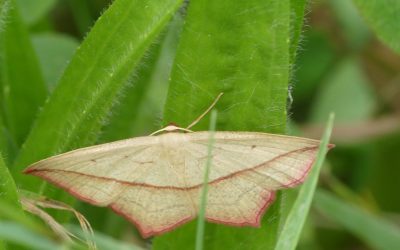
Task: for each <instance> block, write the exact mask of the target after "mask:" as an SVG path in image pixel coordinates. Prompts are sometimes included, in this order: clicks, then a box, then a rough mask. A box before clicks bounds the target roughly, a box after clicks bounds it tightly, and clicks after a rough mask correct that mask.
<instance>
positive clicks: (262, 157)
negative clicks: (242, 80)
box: [188, 132, 320, 226]
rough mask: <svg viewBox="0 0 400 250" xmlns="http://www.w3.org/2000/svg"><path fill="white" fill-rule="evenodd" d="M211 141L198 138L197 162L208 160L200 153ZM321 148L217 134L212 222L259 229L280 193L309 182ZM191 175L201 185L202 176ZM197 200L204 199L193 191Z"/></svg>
mask: <svg viewBox="0 0 400 250" xmlns="http://www.w3.org/2000/svg"><path fill="white" fill-rule="evenodd" d="M208 138H209V135H208V133H204V132H201V133H194V134H192V140H191V141H192V143H193V144H191V145H190V147H189V148H188V150H189V151H190V152H191V153H192V154H193V155H197V159H206V157H202V156H201V155H200V152H204V149H201V148H205V147H207V145H208V143H209V142H208ZM319 143H320V142H319V141H317V140H311V139H305V138H299V137H291V136H281V135H274V134H266V133H253V132H216V133H215V143H214V145H213V160H212V166H211V169H210V178H209V184H208V185H209V192H208V201H207V208H206V218H207V219H208V220H209V221H212V222H219V223H224V224H231V225H249V226H258V225H259V223H260V218H261V216H262V214H263V213H264V212H265V210H266V209H267V208H268V206H269V205H270V204H271V203H272V201H273V200H274V197H275V190H277V189H282V188H288V187H293V186H296V185H298V184H299V183H301V182H303V181H304V179H305V177H306V175H307V173H308V172H309V170H310V168H311V166H312V164H313V162H314V160H315V158H316V154H317V151H318V147H319ZM205 164H206V163H205V160H198V165H199V166H201V165H203V166H205ZM191 169H192V170H196V168H191ZM197 169H198V168H197ZM189 176H190V177H189V179H191V180H192V182H193V183H196V182H201V180H200V179H199V180H195V178H196V177H198V176H199V173H192V175H189ZM200 176H202V175H200ZM192 195H193V196H194V197H198V196H200V192H199V191H198V190H197V193H196V191H193V194H192ZM193 199H194V200H198V198H193Z"/></svg>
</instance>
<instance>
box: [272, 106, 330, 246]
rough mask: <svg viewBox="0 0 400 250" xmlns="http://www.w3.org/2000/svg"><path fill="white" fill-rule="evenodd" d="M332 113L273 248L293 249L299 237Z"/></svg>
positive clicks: (317, 172)
mask: <svg viewBox="0 0 400 250" xmlns="http://www.w3.org/2000/svg"><path fill="white" fill-rule="evenodd" d="M333 120H334V115H333V114H331V115H330V116H329V120H328V123H327V125H326V128H325V132H324V135H323V136H322V140H321V145H320V147H319V151H318V155H317V159H316V160H315V163H314V166H313V168H312V170H311V173H310V175H309V177H308V179H307V181H306V182H305V183H304V184H303V185H302V186H301V189H300V192H299V194H298V196H297V199H296V201H295V203H294V205H293V207H292V209H291V210H290V212H289V215H288V217H287V219H286V221H285V224H284V225H283V228H282V231H281V232H280V235H279V238H278V242H277V244H276V247H275V250H290V249H295V248H296V246H297V243H298V241H299V237H300V234H301V231H302V228H303V226H304V222H305V220H306V218H307V215H308V211H309V210H310V206H311V202H312V199H313V197H314V192H315V189H316V187H317V182H318V177H319V172H320V170H321V168H322V164H323V162H324V159H325V155H326V153H327V152H328V144H329V138H330V136H331V133H332V128H333Z"/></svg>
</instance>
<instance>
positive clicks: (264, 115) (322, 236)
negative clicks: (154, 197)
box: [0, 0, 400, 250]
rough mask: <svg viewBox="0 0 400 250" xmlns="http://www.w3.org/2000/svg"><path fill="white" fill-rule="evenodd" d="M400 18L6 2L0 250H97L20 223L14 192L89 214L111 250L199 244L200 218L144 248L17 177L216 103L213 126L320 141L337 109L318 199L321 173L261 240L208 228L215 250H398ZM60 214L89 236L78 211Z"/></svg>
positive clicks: (253, 4)
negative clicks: (51, 159) (39, 164)
mask: <svg viewBox="0 0 400 250" xmlns="http://www.w3.org/2000/svg"><path fill="white" fill-rule="evenodd" d="M399 12H400V2H399V1H396V0H371V1H361V0H360V1H359V0H353V1H348V0H319V1H313V2H312V3H309V2H307V1H306V0H300V1H299V0H248V1H239V0H233V1H232V0H230V1H228V0H219V1H212V0H191V1H183V0H143V1H142V0H114V1H113V2H110V1H106V0H35V1H31V0H0V153H1V156H0V250H1V249H26V248H27V249H32V248H33V249H57V248H60V249H61V248H62V247H68V248H77V249H84V248H85V245H84V244H81V243H75V244H73V245H71V244H70V243H66V242H62V241H60V240H59V239H57V237H56V236H55V235H54V233H53V232H52V231H51V230H50V229H49V228H48V227H47V226H46V225H45V224H44V223H42V222H41V221H40V220H39V219H37V218H36V217H34V216H33V215H31V214H29V213H26V212H24V211H22V208H21V205H20V204H19V202H18V200H19V192H18V190H29V191H31V192H36V193H40V194H42V195H45V196H47V197H51V198H53V199H56V200H60V201H64V202H67V203H69V204H71V205H72V206H74V207H75V208H76V209H77V210H79V211H81V212H82V213H83V214H84V215H85V216H86V217H87V218H88V220H89V221H90V222H91V224H92V226H93V227H94V229H95V230H96V232H95V240H96V242H97V244H98V247H99V248H100V249H127V248H131V249H143V248H153V249H191V248H194V242H195V235H196V222H191V223H188V224H186V225H184V226H182V227H180V228H178V229H177V230H174V231H173V232H170V233H166V234H164V235H162V236H159V237H155V238H154V239H152V240H151V241H149V240H147V241H146V240H143V239H141V238H140V236H139V235H138V233H137V231H136V229H135V228H134V226H133V225H131V224H129V223H128V222H126V221H125V220H123V219H122V218H120V217H118V216H116V215H115V214H113V213H112V212H110V211H109V210H108V209H106V208H97V207H93V206H90V205H87V204H84V203H81V202H79V201H77V200H75V199H74V198H73V197H71V196H70V195H68V194H66V193H65V192H64V191H62V190H59V189H57V188H55V187H53V186H51V185H48V184H46V183H44V182H42V181H41V180H39V179H37V178H34V177H31V176H24V175H23V174H21V171H22V170H23V169H24V168H25V167H26V166H27V165H29V164H30V163H33V162H35V161H37V160H40V159H43V158H45V157H48V156H51V155H54V154H57V153H60V152H65V151H68V150H71V149H74V148H79V147H83V146H88V145H93V144H97V143H103V142H108V141H114V140H118V139H123V138H129V137H132V136H138V135H146V134H149V133H151V132H152V131H155V130H157V129H159V128H160V127H161V126H163V125H166V124H168V123H170V122H174V123H176V124H179V125H181V126H187V125H188V124H189V123H190V122H191V121H193V119H195V118H196V117H197V116H198V115H199V114H200V113H201V112H202V111H203V110H204V109H205V108H206V107H208V105H209V104H210V103H211V102H212V101H213V100H214V98H215V97H216V96H217V95H218V94H219V93H220V92H224V96H223V98H222V99H221V100H220V101H219V102H218V104H217V109H218V120H217V124H216V126H217V130H234V131H263V132H271V133H286V134H297V135H303V136H308V137H314V138H321V135H322V128H323V126H324V123H325V121H326V120H327V118H328V114H329V113H330V112H331V111H334V112H335V114H336V124H335V130H334V132H333V135H332V138H331V142H333V143H335V144H336V145H337V146H336V148H335V150H333V151H332V152H331V153H330V155H329V157H328V161H326V162H325V166H324V168H323V169H322V173H321V178H320V182H319V186H318V188H317V190H316V191H315V183H316V181H317V179H318V175H319V169H320V168H317V169H318V170H316V171H315V173H313V174H312V175H311V176H310V178H309V181H308V182H307V183H306V184H305V185H304V187H302V188H301V189H297V190H287V191H282V192H280V194H279V195H278V199H277V201H276V202H275V203H274V205H273V206H272V207H271V208H269V210H268V212H267V213H266V215H265V216H264V218H263V221H262V226H261V228H234V227H227V226H223V225H215V224H209V223H207V224H206V228H205V236H204V239H203V240H204V244H205V249H227V248H228V249H229V248H230V249H288V248H290V249H293V248H296V247H297V249H316V250H317V249H344V248H357V249H371V248H372V249H395V248H396V247H398V246H400V226H399V225H400V220H399V218H400V217H399V213H400V196H399V195H397V192H396V191H397V190H399V188H400V186H399V181H398V179H399V178H400V168H399V165H400V164H399V163H400V155H399V154H398V152H399V150H400V133H399V128H400V125H399V124H400V123H399V115H398V114H399V113H400V102H399V100H400V87H399V84H400V82H399V79H400V73H399V72H400V56H399V53H400V50H399V48H400V37H399V32H398V30H400V20H399V17H400V16H399V15H398V13H399ZM304 24H305V25H304ZM208 123H209V119H208V118H207V117H206V118H205V119H204V120H203V121H201V122H200V123H199V124H198V125H196V126H195V127H194V128H193V129H194V130H204V129H207V128H208V126H209V125H208ZM327 140H328V137H327V136H326V137H324V142H327ZM320 159H321V160H322V159H323V155H321V157H320ZM314 191H315V197H314ZM313 197H314V201H313V204H312V207H311V210H310V211H311V212H310V214H309V215H308V211H309V210H308V207H309V204H310V203H311V200H312V198H313ZM51 214H52V215H53V216H54V217H55V218H56V219H57V220H58V221H59V222H61V223H63V224H65V226H67V227H68V228H70V229H71V230H73V231H74V232H77V233H79V228H77V226H76V225H77V222H75V221H74V220H72V219H71V217H70V216H69V215H68V214H66V213H64V212H52V213H51ZM307 215H308V216H307ZM299 221H305V225H304V227H303V223H300V222H299Z"/></svg>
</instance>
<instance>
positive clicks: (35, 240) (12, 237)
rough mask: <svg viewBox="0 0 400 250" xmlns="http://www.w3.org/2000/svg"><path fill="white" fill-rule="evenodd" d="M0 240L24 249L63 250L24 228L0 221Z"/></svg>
mask: <svg viewBox="0 0 400 250" xmlns="http://www.w3.org/2000/svg"><path fill="white" fill-rule="evenodd" d="M0 239H4V240H6V241H8V242H12V243H15V244H17V245H20V246H25V247H26V249H38V250H57V249H60V250H61V249H63V248H62V247H61V246H59V245H57V244H56V243H54V242H52V241H50V240H48V239H47V238H45V237H43V236H41V235H40V234H36V233H34V232H32V231H30V230H28V229H26V227H24V226H21V225H19V224H16V223H13V222H7V221H0Z"/></svg>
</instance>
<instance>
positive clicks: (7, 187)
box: [0, 153, 22, 218]
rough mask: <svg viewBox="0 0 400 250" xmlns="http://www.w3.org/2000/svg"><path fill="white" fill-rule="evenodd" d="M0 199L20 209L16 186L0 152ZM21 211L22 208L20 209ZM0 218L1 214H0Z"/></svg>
mask: <svg viewBox="0 0 400 250" xmlns="http://www.w3.org/2000/svg"><path fill="white" fill-rule="evenodd" d="M0 200H3V201H6V202H8V203H9V204H12V205H14V206H15V208H16V209H17V210H18V209H20V210H21V205H20V203H19V199H18V193H17V187H16V185H15V183H14V180H13V178H12V176H11V174H10V172H9V171H8V168H7V166H6V165H5V163H4V161H3V158H2V156H1V153H0ZM21 211H22V210H21ZM0 218H1V214H0Z"/></svg>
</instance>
